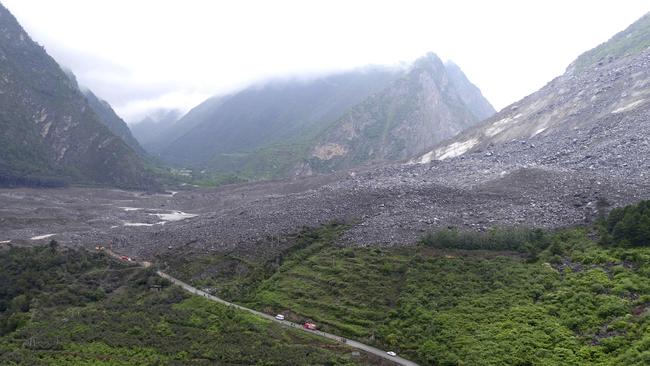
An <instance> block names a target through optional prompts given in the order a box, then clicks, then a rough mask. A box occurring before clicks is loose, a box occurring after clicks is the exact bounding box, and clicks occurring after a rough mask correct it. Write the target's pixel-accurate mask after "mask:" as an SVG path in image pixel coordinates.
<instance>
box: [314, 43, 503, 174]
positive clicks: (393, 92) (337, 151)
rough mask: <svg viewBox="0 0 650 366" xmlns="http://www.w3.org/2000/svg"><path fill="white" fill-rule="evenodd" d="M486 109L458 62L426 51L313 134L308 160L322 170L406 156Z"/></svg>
mask: <svg viewBox="0 0 650 366" xmlns="http://www.w3.org/2000/svg"><path fill="white" fill-rule="evenodd" d="M492 113H494V109H493V108H492V106H491V105H490V104H489V102H487V100H485V98H483V96H482V95H481V93H480V91H479V90H478V88H476V87H475V86H474V85H472V84H471V83H470V82H469V80H467V78H466V77H465V76H464V74H463V73H462V71H460V68H458V66H456V65H454V64H449V65H445V64H443V63H442V61H441V60H440V59H439V58H438V57H437V56H436V55H434V54H429V55H427V56H426V57H423V58H422V59H419V60H418V61H416V62H415V64H414V65H413V66H412V68H411V70H410V71H409V72H408V73H407V74H406V75H405V76H404V77H402V78H400V79H399V80H397V81H395V82H394V83H392V84H391V85H390V86H389V87H387V88H386V89H384V90H382V91H381V92H379V93H376V94H375V95H373V96H371V97H369V98H368V99H366V100H365V101H364V102H363V103H361V104H359V105H357V106H355V107H354V108H352V109H351V110H350V111H349V112H348V113H347V114H346V115H344V116H343V117H342V118H340V119H339V120H338V121H337V122H335V123H334V124H333V125H332V126H330V127H329V128H328V129H327V130H326V131H325V132H324V133H323V134H322V135H321V136H320V137H319V138H317V140H316V141H317V143H316V144H315V146H314V147H313V148H312V150H311V156H310V158H309V166H310V168H311V169H312V170H314V171H319V172H326V171H332V170H338V169H343V168H349V167H353V166H356V165H360V164H364V163H371V162H381V161H398V160H404V159H409V158H412V157H414V156H416V155H417V154H418V153H421V152H423V151H425V150H426V149H427V148H430V147H432V146H434V145H435V144H436V143H438V142H440V141H442V140H444V139H447V138H450V137H452V136H455V135H456V134H458V133H459V132H461V131H463V130H465V129H467V128H468V127H471V126H473V125H475V124H476V123H478V122H480V121H481V120H482V119H483V118H486V117H489V116H490V115H491V114H492Z"/></svg>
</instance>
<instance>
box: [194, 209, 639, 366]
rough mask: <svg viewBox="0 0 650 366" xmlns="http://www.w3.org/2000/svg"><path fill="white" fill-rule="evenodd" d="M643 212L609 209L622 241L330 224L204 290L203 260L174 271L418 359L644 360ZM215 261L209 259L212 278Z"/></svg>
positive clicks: (566, 233) (584, 234) (572, 232)
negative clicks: (378, 235)
mask: <svg viewBox="0 0 650 366" xmlns="http://www.w3.org/2000/svg"><path fill="white" fill-rule="evenodd" d="M647 207H648V206H647V203H642V204H639V205H637V206H634V207H631V208H627V209H622V210H620V211H619V210H614V211H613V212H612V214H611V216H610V217H609V220H608V221H607V222H609V223H610V225H612V224H613V226H612V229H611V230H610V231H611V232H612V233H616V234H615V235H614V234H612V235H613V236H612V238H613V239H612V240H613V243H619V244H617V245H609V243H608V245H602V244H601V243H600V242H599V241H598V240H597V239H592V238H593V237H594V236H595V235H596V233H597V228H593V229H592V228H575V229H566V230H561V231H558V232H555V233H549V232H543V231H541V230H526V229H504V230H491V231H488V232H485V233H464V232H459V231H456V230H443V231H439V232H436V233H432V234H430V235H427V236H426V237H425V238H424V239H423V241H422V243H421V245H420V246H417V247H412V248H398V249H396V248H341V247H339V246H337V245H335V242H336V237H337V234H338V233H339V232H340V231H341V230H344V229H345V228H344V227H340V226H327V227H324V228H322V229H319V230H316V231H314V232H313V233H311V234H309V235H305V234H303V235H302V238H301V240H299V241H298V243H299V244H300V247H299V248H297V249H295V248H294V249H292V250H291V251H288V252H285V253H282V255H281V258H279V259H277V260H273V259H268V260H266V261H263V262H262V261H260V262H251V261H248V262H246V263H247V264H246V268H247V270H246V271H241V268H242V267H241V266H237V268H238V269H239V270H240V271H239V272H238V274H236V275H234V274H233V275H230V276H228V275H227V274H225V273H223V272H222V273H221V275H220V277H218V278H216V277H214V278H215V281H214V282H211V281H212V280H213V277H212V276H211V275H209V274H207V273H208V272H205V271H202V268H201V265H200V264H199V265H195V266H194V267H192V268H191V270H190V269H187V267H185V268H186V269H187V272H186V273H184V274H182V276H185V278H188V279H190V280H191V279H192V278H194V279H195V280H198V281H200V282H201V283H203V284H206V285H210V284H211V283H213V284H214V283H220V285H219V286H217V287H215V289H216V291H217V292H218V293H219V294H221V295H224V296H226V297H229V298H230V299H232V300H235V301H238V302H241V303H243V304H246V305H249V306H252V307H254V308H257V309H260V310H263V311H266V312H268V313H279V312H282V313H284V314H285V315H286V316H287V317H288V318H289V319H292V320H295V321H303V320H307V319H309V320H313V321H315V322H316V323H317V324H318V325H319V326H320V327H321V328H322V329H324V330H327V331H332V332H334V333H337V334H341V335H344V336H347V337H350V338H354V339H358V340H362V341H365V342H369V343H373V344H376V345H377V346H379V347H381V348H383V349H394V350H396V351H398V352H399V353H401V354H403V355H404V356H406V357H409V358H412V359H413V360H416V361H418V362H420V363H421V364H423V365H504V364H507V365H584V364H593V365H622V364H624V365H646V364H649V363H650V248H648V247H647V241H646V242H645V245H644V247H630V245H637V246H638V245H640V244H634V243H638V241H637V239H634V238H635V237H636V236H635V235H636V234H635V233H637V230H632V229H630V228H635V227H646V226H645V223H646V221H645V220H646V216H645V213H646V212H647ZM621 213H622V214H621ZM626 217H628V218H627V219H626ZM629 217H632V219H630V218H629ZM621 222H624V223H625V222H627V223H626V224H620V223H621ZM617 226H618V227H619V229H616V227H617ZM621 227H623V228H625V229H621ZM204 260H206V261H207V259H204ZM222 260H223V258H222V259H219V258H217V257H211V259H210V263H211V267H210V268H211V269H212V271H211V272H209V273H215V272H214V270H215V269H216V268H217V267H218V263H223V262H222ZM230 260H232V257H230ZM271 264H273V265H271ZM181 267H182V265H181ZM203 269H205V268H203ZM234 284H236V286H237V287H238V288H239V290H238V291H228V289H229V288H231V287H229V286H231V285H234Z"/></svg>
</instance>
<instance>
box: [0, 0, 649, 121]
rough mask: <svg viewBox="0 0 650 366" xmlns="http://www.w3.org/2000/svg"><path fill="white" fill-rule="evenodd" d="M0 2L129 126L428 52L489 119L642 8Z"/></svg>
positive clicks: (186, 0) (622, 4)
mask: <svg viewBox="0 0 650 366" xmlns="http://www.w3.org/2000/svg"><path fill="white" fill-rule="evenodd" d="M3 3H4V4H5V6H7V7H8V8H9V10H10V11H12V12H13V13H14V15H16V17H17V18H18V20H19V21H20V22H21V23H22V24H23V25H24V26H25V28H26V29H27V31H28V32H29V33H30V34H31V35H32V37H33V38H34V39H35V40H36V41H37V42H39V43H41V44H43V45H44V46H45V48H46V49H47V50H48V52H49V53H50V54H51V55H52V56H54V57H55V58H56V59H57V60H58V61H59V62H60V63H61V64H63V65H65V66H67V67H68V68H70V69H71V70H72V71H73V72H74V73H75V74H76V75H77V78H78V80H79V82H80V83H81V84H83V85H86V86H88V87H89V88H91V89H92V90H93V91H95V92H96V94H98V95H99V96H101V97H102V98H104V99H106V100H108V101H109V102H110V103H111V104H112V105H113V107H114V108H115V109H116V110H117V111H118V113H120V114H121V115H122V116H123V117H124V118H125V119H126V120H127V121H129V122H133V121H137V120H138V119H139V118H141V117H143V115H144V114H146V113H147V111H149V110H153V109H158V108H179V109H182V110H187V109H189V108H191V107H192V106H194V105H196V104H198V103H199V102H201V101H202V100H204V99H205V98H207V97H208V96H210V95H214V94H221V93H225V92H229V91H232V90H234V89H237V88H240V87H242V86H245V85H247V84H249V83H251V82H253V81H256V80H260V79H266V78H270V77H274V76H286V75H301V74H313V73H323V72H327V71H332V70H341V69H346V68H351V67H355V66H361V65H365V64H370V63H375V64H394V63H397V62H399V61H401V60H407V61H408V60H413V59H415V58H417V57H419V56H421V55H423V54H425V53H426V52H428V51H434V52H436V53H438V54H439V55H440V56H441V57H443V58H449V59H453V60H454V61H455V62H456V63H457V64H458V65H460V66H461V68H462V69H463V71H465V73H466V74H467V75H468V76H469V77H470V79H471V80H472V81H473V82H475V83H476V84H477V85H478V86H479V87H480V88H481V90H482V91H483V93H484V94H485V96H486V97H487V98H488V99H489V100H490V101H491V102H492V103H493V104H494V105H495V107H497V108H501V107H504V106H505V105H507V104H509V103H511V102H514V101H515V100H517V99H519V98H521V97H523V96H525V95H526V94H528V93H531V92H533V91H534V90H536V89H538V88H539V87H541V86H542V85H543V84H544V83H546V82H547V81H549V80H550V79H551V78H553V77H554V76H557V75H559V74H560V73H562V72H563V70H564V68H565V67H566V66H567V65H568V63H570V62H571V61H572V60H573V59H574V58H575V57H576V56H578V54H580V53H581V52H582V51H585V50H587V49H589V48H591V47H594V46H596V45H597V44H599V43H601V42H604V41H606V40H607V39H608V38H609V37H610V36H612V35H613V34H614V33H616V32H618V31H620V30H622V29H623V28H625V27H626V26H627V25H629V24H630V23H632V22H633V21H635V20H636V19H637V18H639V17H640V16H642V15H643V14H644V13H645V12H647V11H649V10H650V4H648V2H647V1H645V0H626V1H617V2H612V1H571V2H567V1H559V0H549V1H538V2H530V1H526V2H522V1H490V2H485V1H468V0H465V1H453V2H452V1H448V2H440V1H435V2H433V1H408V0H402V1H340V0H331V1H320V2H314V1H309V2H306V1H297V0H296V1H289V0H276V1H246V0H243V1H227V2H226V1H223V2H216V1H200V0H183V1H181V0H167V1H165V0H156V1H154V0H138V1H126V0H113V1H87V0H57V1H47V0H4V1H3ZM586 9H588V10H586Z"/></svg>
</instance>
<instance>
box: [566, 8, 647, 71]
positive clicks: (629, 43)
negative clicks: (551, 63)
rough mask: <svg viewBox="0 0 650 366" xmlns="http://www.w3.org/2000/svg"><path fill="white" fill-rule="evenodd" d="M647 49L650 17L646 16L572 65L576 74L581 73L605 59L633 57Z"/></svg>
mask: <svg viewBox="0 0 650 366" xmlns="http://www.w3.org/2000/svg"><path fill="white" fill-rule="evenodd" d="M648 47H650V15H648V14H646V15H644V16H643V17H641V19H639V20H637V21H636V22H635V23H633V24H632V25H630V26H629V27H628V28H627V29H626V30H624V31H622V32H620V33H618V34H616V35H615V36H614V37H612V39H610V40H609V41H607V42H605V43H603V44H601V45H599V46H598V47H596V48H594V49H592V50H589V51H587V52H585V53H583V54H582V55H580V57H578V59H577V60H576V61H575V62H574V63H573V65H574V66H575V70H576V71H577V72H582V71H584V70H585V69H587V68H588V67H590V66H593V65H595V64H596V63H597V62H600V61H602V60H603V59H605V58H606V57H610V56H611V57H615V58H616V57H621V56H624V55H627V54H631V55H633V54H637V53H640V52H642V51H644V50H645V49H646V48H648Z"/></svg>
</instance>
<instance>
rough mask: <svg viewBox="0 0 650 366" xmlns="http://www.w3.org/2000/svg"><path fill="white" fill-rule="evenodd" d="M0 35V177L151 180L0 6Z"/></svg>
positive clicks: (137, 183)
mask: <svg viewBox="0 0 650 366" xmlns="http://www.w3.org/2000/svg"><path fill="white" fill-rule="evenodd" d="M0 36H1V41H0V75H1V77H0V90H2V93H1V94H0V107H1V108H0V125H2V129H1V131H0V176H2V179H0V180H1V181H3V182H5V183H4V184H9V185H12V184H15V183H14V182H18V184H25V183H28V182H30V181H32V182H41V181H59V182H67V183H84V184H91V183H92V184H107V185H114V186H120V187H130V188H136V187H138V188H147V187H151V186H153V185H155V183H154V180H153V179H152V178H151V176H150V175H149V174H148V173H147V172H146V170H145V167H144V163H143V161H142V160H141V159H140V157H139V156H137V154H136V153H135V152H134V151H133V150H132V149H131V148H130V147H129V146H128V145H126V143H125V142H124V141H123V140H122V139H120V138H119V137H117V136H115V135H114V134H113V133H111V132H110V130H109V129H108V128H107V127H105V126H104V125H103V124H102V123H101V122H100V119H99V117H98V116H97V115H96V114H95V113H94V111H93V110H92V109H91V108H90V106H89V105H88V102H87V101H86V99H85V98H84V96H83V95H82V94H81V92H80V91H79V89H78V87H77V85H76V83H75V82H73V81H72V80H71V79H70V78H69V77H68V76H67V75H66V73H65V71H63V70H62V69H61V67H60V66H59V64H58V63H57V62H56V61H55V60H54V59H52V58H51V57H50V56H49V55H48V54H47V53H46V52H45V49H44V48H43V47H42V46H40V45H38V44H36V43H35V42H34V41H32V39H31V38H30V37H29V35H28V34H27V33H26V32H25V31H24V30H23V28H22V27H21V26H20V24H19V23H18V22H17V20H16V18H15V17H14V16H13V15H12V14H11V13H10V12H9V11H8V10H7V9H6V8H5V7H4V6H2V5H0ZM20 182H22V183H20Z"/></svg>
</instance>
